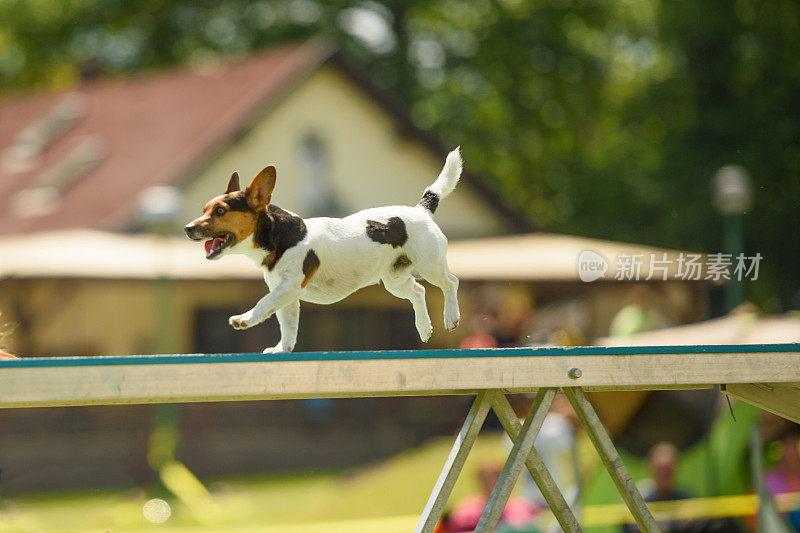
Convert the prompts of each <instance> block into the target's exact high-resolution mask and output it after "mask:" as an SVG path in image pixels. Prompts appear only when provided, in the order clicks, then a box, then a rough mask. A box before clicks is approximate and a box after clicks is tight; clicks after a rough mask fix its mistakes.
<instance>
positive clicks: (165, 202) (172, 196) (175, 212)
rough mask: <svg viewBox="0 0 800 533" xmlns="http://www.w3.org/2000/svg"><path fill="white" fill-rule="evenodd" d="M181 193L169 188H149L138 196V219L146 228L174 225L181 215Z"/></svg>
mask: <svg viewBox="0 0 800 533" xmlns="http://www.w3.org/2000/svg"><path fill="white" fill-rule="evenodd" d="M182 207H183V197H182V196H181V192H180V191H179V190H178V189H177V188H175V187H170V186H155V187H149V188H147V189H145V190H144V191H142V194H141V195H140V196H139V201H138V208H139V217H140V219H141V221H142V223H143V224H145V225H146V226H159V225H163V224H171V223H174V222H175V220H176V219H177V217H178V216H179V215H180V213H181V209H182Z"/></svg>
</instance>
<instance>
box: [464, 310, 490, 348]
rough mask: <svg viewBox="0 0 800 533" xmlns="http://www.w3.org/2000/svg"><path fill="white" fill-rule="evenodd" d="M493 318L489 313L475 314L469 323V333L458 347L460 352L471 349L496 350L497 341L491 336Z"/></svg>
mask: <svg viewBox="0 0 800 533" xmlns="http://www.w3.org/2000/svg"><path fill="white" fill-rule="evenodd" d="M493 325H494V316H493V315H492V313H491V312H489V311H482V312H480V313H477V314H475V315H474V316H473V317H472V319H471V320H470V321H469V331H468V332H467V336H466V337H464V340H462V341H461V344H459V345H458V347H459V348H461V349H462V350H469V349H473V348H497V339H496V338H495V337H494V335H492V333H491V331H492V326H493Z"/></svg>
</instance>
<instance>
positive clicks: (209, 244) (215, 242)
mask: <svg viewBox="0 0 800 533" xmlns="http://www.w3.org/2000/svg"><path fill="white" fill-rule="evenodd" d="M224 242H225V239H223V238H222V237H214V238H213V239H210V240H207V241H206V255H208V254H209V253H211V250H214V249H216V248H219V247H220V246H222V243H224Z"/></svg>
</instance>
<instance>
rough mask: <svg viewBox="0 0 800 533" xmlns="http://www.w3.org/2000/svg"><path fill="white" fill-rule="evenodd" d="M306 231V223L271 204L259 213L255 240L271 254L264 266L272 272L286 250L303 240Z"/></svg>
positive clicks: (265, 260)
mask: <svg viewBox="0 0 800 533" xmlns="http://www.w3.org/2000/svg"><path fill="white" fill-rule="evenodd" d="M306 231H307V230H306V223H305V222H303V219H302V218H300V217H298V216H296V215H293V214H291V213H289V212H288V211H284V210H283V209H281V208H280V207H277V206H274V205H272V204H270V205H268V206H267V208H266V209H265V210H263V211H261V212H259V213H258V221H257V222H256V231H255V234H254V235H253V240H254V241H255V243H256V244H257V245H258V246H260V247H261V248H263V249H265V250H268V251H269V252H270V254H269V255H268V256H267V258H266V259H264V266H265V267H267V269H268V270H272V269H273V268H274V267H275V264H276V263H277V262H278V261H280V259H281V257H283V253H284V252H285V251H286V250H288V249H289V248H291V247H292V246H295V245H296V244H297V243H298V242H300V241H302V240H303V237H305V236H306Z"/></svg>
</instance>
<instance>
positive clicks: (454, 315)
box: [418, 257, 461, 331]
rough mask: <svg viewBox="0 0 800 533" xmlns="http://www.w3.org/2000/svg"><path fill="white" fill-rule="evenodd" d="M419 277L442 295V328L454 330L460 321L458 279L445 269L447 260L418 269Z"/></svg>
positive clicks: (442, 259) (443, 259)
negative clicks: (435, 287) (437, 288)
mask: <svg viewBox="0 0 800 533" xmlns="http://www.w3.org/2000/svg"><path fill="white" fill-rule="evenodd" d="M418 271H419V275H420V276H422V277H423V278H425V279H426V280H427V281H428V282H429V283H431V284H432V285H436V286H437V287H439V288H440V289H442V292H443V293H444V328H445V329H446V330H448V331H451V330H454V329H456V327H457V326H458V323H459V321H460V320H461V313H460V312H459V310H458V278H457V277H455V276H454V275H453V274H451V273H450V269H448V268H447V259H445V258H444V257H442V258H441V259H440V260H439V261H435V262H433V263H432V264H429V265H426V266H423V268H422V269H420V268H418Z"/></svg>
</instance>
